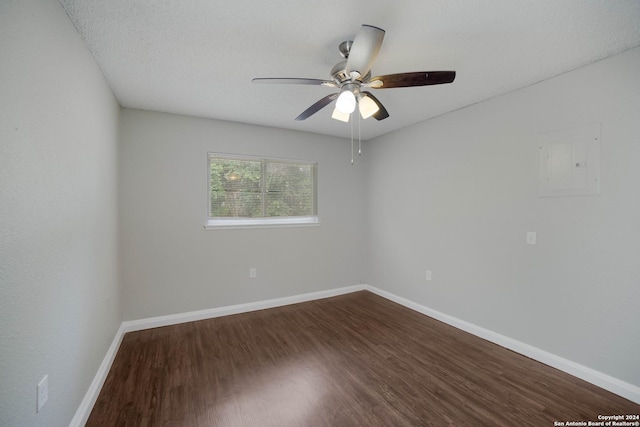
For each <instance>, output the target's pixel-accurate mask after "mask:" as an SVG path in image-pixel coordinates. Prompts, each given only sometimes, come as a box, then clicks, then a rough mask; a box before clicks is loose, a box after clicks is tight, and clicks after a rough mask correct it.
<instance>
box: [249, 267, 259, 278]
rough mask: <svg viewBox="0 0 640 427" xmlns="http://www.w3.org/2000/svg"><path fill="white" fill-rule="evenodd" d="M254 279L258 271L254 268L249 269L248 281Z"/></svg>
mask: <svg viewBox="0 0 640 427" xmlns="http://www.w3.org/2000/svg"><path fill="white" fill-rule="evenodd" d="M256 277H258V271H257V270H256V269H255V268H253V267H252V268H250V269H249V278H250V279H255V278H256Z"/></svg>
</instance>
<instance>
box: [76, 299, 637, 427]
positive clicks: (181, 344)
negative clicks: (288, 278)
mask: <svg viewBox="0 0 640 427" xmlns="http://www.w3.org/2000/svg"><path fill="white" fill-rule="evenodd" d="M639 413H640V405H637V404H634V403H632V402H630V401H628V400H626V399H623V398H621V397H619V396H616V395H614V394H612V393H609V392H607V391H605V390H602V389H600V388H598V387H595V386H593V385H591V384H589V383H586V382H584V381H582V380H579V379H577V378H575V377H572V376H570V375H568V374H565V373H563V372H561V371H558V370H556V369H553V368H550V367H548V366H545V365H543V364H540V363H538V362H536V361H533V360H531V359H528V358H526V357H524V356H521V355H518V354H516V353H513V352H511V351H509V350H506V349H504V348H502V347H499V346H497V345H495V344H492V343H489V342H487V341H484V340H482V339H480V338H477V337H474V336H472V335H470V334H467V333H465V332H462V331H460V330H457V329H455V328H453V327H451V326H448V325H445V324H443V323H441V322H438V321H436V320H433V319H431V318H429V317H426V316H424V315H421V314H419V313H416V312H414V311H411V310H409V309H407V308H405V307H402V306H400V305H397V304H395V303H393V302H390V301H388V300H386V299H384V298H381V297H379V296H377V295H374V294H371V293H369V292H357V293H353V294H348V295H343V296H338V297H334V298H329V299H324V300H318V301H312V302H307V303H302V304H296V305H291V306H286V307H280V308H275V309H270V310H262V311H256V312H252V313H246V314H239V315H234V316H227V317H220V318H216V319H210V320H203V321H199V322H191V323H184V324H180V325H175V326H168V327H164V328H157V329H150V330H146V331H140V332H133V333H128V334H126V336H125V337H124V339H123V341H122V344H121V346H120V350H119V351H118V354H117V356H116V359H115V360H114V363H113V366H112V368H111V371H110V373H109V375H108V378H107V380H106V382H105V384H104V387H103V389H102V392H101V393H100V396H99V398H98V400H97V402H96V404H95V406H94V408H93V412H92V413H91V416H90V418H89V421H88V423H87V425H88V426H260V427H263V426H278V427H285V426H295V427H299V426H443V425H455V426H493V425H498V426H502V425H504V426H520V425H532V426H553V425H554V421H563V422H565V421H597V417H598V415H599V414H603V415H614V414H639Z"/></svg>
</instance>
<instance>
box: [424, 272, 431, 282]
mask: <svg viewBox="0 0 640 427" xmlns="http://www.w3.org/2000/svg"><path fill="white" fill-rule="evenodd" d="M425 280H426V281H427V282H430V281H431V270H427V274H426V275H425Z"/></svg>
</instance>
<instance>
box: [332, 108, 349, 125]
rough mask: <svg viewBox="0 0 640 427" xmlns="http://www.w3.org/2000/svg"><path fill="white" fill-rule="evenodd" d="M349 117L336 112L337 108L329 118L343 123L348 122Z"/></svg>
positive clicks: (346, 114)
mask: <svg viewBox="0 0 640 427" xmlns="http://www.w3.org/2000/svg"><path fill="white" fill-rule="evenodd" d="M349 117H351V114H349V113H343V112H342V111H340V110H338V107H336V108H334V109H333V114H332V115H331V118H333V119H336V120H340V121H341V122H345V123H347V122H348V121H349Z"/></svg>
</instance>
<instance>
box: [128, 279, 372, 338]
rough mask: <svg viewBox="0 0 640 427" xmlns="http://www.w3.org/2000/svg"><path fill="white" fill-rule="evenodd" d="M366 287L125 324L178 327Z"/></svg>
mask: <svg viewBox="0 0 640 427" xmlns="http://www.w3.org/2000/svg"><path fill="white" fill-rule="evenodd" d="M364 289H365V285H354V286H347V287H345V288H337V289H330V290H327V291H319V292H311V293H308V294H301V295H294V296H290V297H284V298H275V299H270V300H266V301H256V302H250V303H246V304H238V305H229V306H226V307H218V308H211V309H208V310H199V311H190V312H187V313H180V314H170V315H168V316H159V317H150V318H148V319H140V320H130V321H127V322H123V323H122V325H123V327H124V331H125V332H133V331H141V330H144V329H151V328H159V327H161V326H169V325H177V324H179V323H185V322H194V321H196V320H204V319H213V318H214V317H220V316H229V315H232V314H239V313H248V312H250V311H256V310H264V309H267V308H274V307H282V306H284V305H290V304H297V303H300V302H305V301H312V300H318V299H323V298H330V297H334V296H337V295H343V294H349V293H351V292H357V291H362V290H364Z"/></svg>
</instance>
